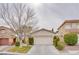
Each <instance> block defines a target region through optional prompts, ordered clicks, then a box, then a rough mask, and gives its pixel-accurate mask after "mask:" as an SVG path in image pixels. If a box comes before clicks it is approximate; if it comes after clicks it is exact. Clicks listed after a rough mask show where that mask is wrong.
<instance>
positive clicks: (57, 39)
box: [53, 36, 60, 46]
mask: <svg viewBox="0 0 79 59" xmlns="http://www.w3.org/2000/svg"><path fill="white" fill-rule="evenodd" d="M59 40H60V39H59V37H58V36H54V38H53V45H54V46H57V42H58V41H59Z"/></svg>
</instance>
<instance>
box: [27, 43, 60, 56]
mask: <svg viewBox="0 0 79 59" xmlns="http://www.w3.org/2000/svg"><path fill="white" fill-rule="evenodd" d="M27 54H28V55H55V54H59V51H58V50H57V49H56V48H55V47H54V46H53V45H43V44H42V45H40V44H39V45H34V46H33V47H32V48H31V50H30V51H29V52H28V53H27Z"/></svg>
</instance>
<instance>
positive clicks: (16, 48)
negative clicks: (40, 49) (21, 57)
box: [8, 46, 32, 53]
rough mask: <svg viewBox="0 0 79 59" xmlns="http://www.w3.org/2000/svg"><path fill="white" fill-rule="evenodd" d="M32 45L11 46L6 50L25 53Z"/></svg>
mask: <svg viewBox="0 0 79 59" xmlns="http://www.w3.org/2000/svg"><path fill="white" fill-rule="evenodd" d="M31 47H32V46H22V47H17V46H15V47H12V48H9V49H8V52H17V53H27V52H28V51H29V50H30V49H31Z"/></svg>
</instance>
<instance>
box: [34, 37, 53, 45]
mask: <svg viewBox="0 0 79 59" xmlns="http://www.w3.org/2000/svg"><path fill="white" fill-rule="evenodd" d="M34 43H35V44H43V45H44V44H45V45H49V44H52V37H35V38H34Z"/></svg>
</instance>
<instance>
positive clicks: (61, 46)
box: [53, 36, 64, 50]
mask: <svg viewBox="0 0 79 59" xmlns="http://www.w3.org/2000/svg"><path fill="white" fill-rule="evenodd" d="M53 45H54V46H55V48H56V49H58V50H63V49H64V43H63V42H61V41H60V38H59V37H58V36H54V38H53Z"/></svg>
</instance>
